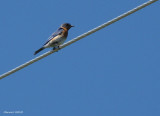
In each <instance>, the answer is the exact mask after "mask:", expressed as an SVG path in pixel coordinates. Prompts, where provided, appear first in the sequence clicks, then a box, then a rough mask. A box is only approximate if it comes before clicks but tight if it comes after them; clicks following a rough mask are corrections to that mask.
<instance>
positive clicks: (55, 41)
mask: <svg viewBox="0 0 160 116" xmlns="http://www.w3.org/2000/svg"><path fill="white" fill-rule="evenodd" d="M65 40H66V38H64V37H61V36H60V35H59V36H57V37H55V38H54V39H52V40H50V41H49V42H48V43H47V44H46V45H45V46H44V47H45V48H50V47H57V46H59V45H61V44H63V43H64V42H65Z"/></svg>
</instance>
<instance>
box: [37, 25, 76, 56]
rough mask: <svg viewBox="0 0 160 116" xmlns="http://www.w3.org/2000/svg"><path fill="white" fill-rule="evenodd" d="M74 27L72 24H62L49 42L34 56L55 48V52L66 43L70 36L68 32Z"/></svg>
mask: <svg viewBox="0 0 160 116" xmlns="http://www.w3.org/2000/svg"><path fill="white" fill-rule="evenodd" d="M71 27H74V26H73V25H71V24H70V23H64V24H62V25H61V26H60V27H59V28H58V29H57V31H55V32H54V33H53V34H52V35H51V36H50V37H49V39H48V41H47V42H46V43H45V44H44V45H43V46H42V47H41V48H40V49H38V50H37V51H35V52H34V55H36V54H37V53H39V52H40V51H42V50H44V49H45V48H51V47H53V50H54V49H56V47H58V48H59V46H60V45H61V44H63V43H64V42H65V40H66V39H67V36H68V30H69V29H70V28H71Z"/></svg>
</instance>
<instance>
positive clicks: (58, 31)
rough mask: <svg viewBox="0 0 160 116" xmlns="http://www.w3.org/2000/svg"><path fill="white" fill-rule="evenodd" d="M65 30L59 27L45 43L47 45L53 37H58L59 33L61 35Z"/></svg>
mask: <svg viewBox="0 0 160 116" xmlns="http://www.w3.org/2000/svg"><path fill="white" fill-rule="evenodd" d="M62 32H63V29H62V28H59V29H58V30H57V31H56V32H54V33H53V34H52V35H51V36H50V37H49V39H48V41H47V42H46V43H45V44H44V45H46V44H47V43H48V42H49V41H50V40H51V39H53V38H54V37H56V36H57V35H60V34H62Z"/></svg>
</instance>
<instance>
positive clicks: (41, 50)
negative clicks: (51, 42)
mask: <svg viewBox="0 0 160 116" xmlns="http://www.w3.org/2000/svg"><path fill="white" fill-rule="evenodd" d="M43 49H44V47H41V48H40V49H38V50H37V51H35V52H34V55H36V54H37V53H39V52H40V51H42V50H43Z"/></svg>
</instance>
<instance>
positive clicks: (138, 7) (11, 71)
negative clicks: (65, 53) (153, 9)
mask: <svg viewBox="0 0 160 116" xmlns="http://www.w3.org/2000/svg"><path fill="white" fill-rule="evenodd" d="M156 1H158V0H149V1H148V2H145V3H143V4H142V5H140V6H137V7H136V8H133V9H132V10H130V11H128V12H126V13H124V14H122V15H120V16H118V17H116V18H114V19H112V20H110V21H108V22H106V23H104V24H102V25H100V26H98V27H96V28H94V29H92V30H90V31H88V32H86V33H84V34H82V35H80V36H78V37H76V38H74V39H72V40H70V41H68V42H66V43H64V44H63V45H61V46H60V49H62V48H64V47H66V46H68V45H70V44H72V43H74V42H76V41H78V40H80V39H82V38H84V37H86V36H88V35H90V34H92V33H94V32H96V31H98V30H100V29H102V28H104V27H106V26H108V25H110V24H112V23H114V22H116V21H118V20H120V19H122V18H124V17H126V16H128V15H130V14H132V13H134V12H136V11H138V10H140V9H142V8H144V7H146V6H148V5H150V4H152V3H154V2H156ZM56 51H58V50H57V49H56V50H51V51H49V52H46V53H44V54H42V55H40V56H38V57H36V58H34V59H32V60H30V61H28V62H26V63H24V64H22V65H20V66H18V67H16V68H14V69H12V70H10V71H8V72H6V73H4V74H2V75H0V79H2V78H4V77H6V76H8V75H10V74H12V73H14V72H17V71H18V70H21V69H22V68H24V67H26V66H28V65H30V64H32V63H34V62H36V61H38V60H40V59H42V58H44V57H46V56H48V55H50V54H52V53H54V52H56Z"/></svg>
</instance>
